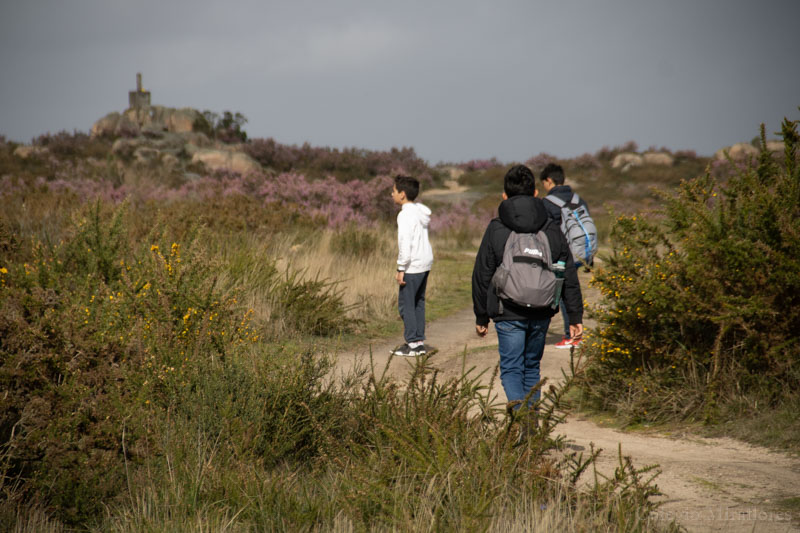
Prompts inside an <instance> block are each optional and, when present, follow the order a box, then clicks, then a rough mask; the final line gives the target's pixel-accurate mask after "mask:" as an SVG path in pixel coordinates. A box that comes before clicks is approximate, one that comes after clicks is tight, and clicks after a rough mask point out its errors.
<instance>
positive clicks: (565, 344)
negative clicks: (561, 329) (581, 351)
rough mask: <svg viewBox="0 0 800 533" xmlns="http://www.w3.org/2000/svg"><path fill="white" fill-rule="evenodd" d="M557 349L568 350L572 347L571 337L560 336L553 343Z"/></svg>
mask: <svg viewBox="0 0 800 533" xmlns="http://www.w3.org/2000/svg"><path fill="white" fill-rule="evenodd" d="M555 347H556V348H558V349H564V350H569V349H570V348H571V347H572V339H568V338H566V337H561V340H560V341H558V342H557V343H556V344H555Z"/></svg>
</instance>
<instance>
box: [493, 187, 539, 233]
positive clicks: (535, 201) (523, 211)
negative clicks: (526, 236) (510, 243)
mask: <svg viewBox="0 0 800 533" xmlns="http://www.w3.org/2000/svg"><path fill="white" fill-rule="evenodd" d="M498 214H499V215H500V221H501V222H502V223H503V225H505V226H506V227H507V228H509V229H510V230H512V231H516V232H517V233H535V232H537V231H539V230H540V229H542V227H543V226H544V225H545V223H546V222H547V211H545V207H544V204H542V201H541V200H540V199H539V198H535V197H533V196H526V195H520V196H512V197H511V198H509V199H508V200H503V202H502V203H501V204H500V208H499V209H498Z"/></svg>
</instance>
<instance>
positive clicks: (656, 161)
mask: <svg viewBox="0 0 800 533" xmlns="http://www.w3.org/2000/svg"><path fill="white" fill-rule="evenodd" d="M642 159H643V160H644V164H645V165H660V166H664V167H671V166H672V165H673V164H674V163H675V158H674V157H672V156H671V155H670V154H668V153H666V152H647V153H646V154H644V155H642Z"/></svg>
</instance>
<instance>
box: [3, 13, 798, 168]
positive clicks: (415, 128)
mask: <svg viewBox="0 0 800 533" xmlns="http://www.w3.org/2000/svg"><path fill="white" fill-rule="evenodd" d="M799 26H800V1H798V0H764V1H760V2H756V1H754V0H749V1H743V0H670V1H666V0H664V1H651V0H630V1H627V0H613V1H612V0H608V1H603V0H574V1H573V0H558V1H556V0H548V1H539V0H519V1H503V0H495V1H493V2H487V1H480V2H477V1H475V2H473V1H466V0H458V1H457V0H439V1H436V0H426V1H409V0H406V1H400V2H386V1H380V0H371V1H361V0H340V1H338V2H323V1H321V0H320V1H314V2H312V1H306V0H292V1H288V0H287V1H283V0H281V1H276V0H273V1H270V0H228V1H226V2H222V1H214V2H212V1H207V0H158V1H156V0H135V1H134V0H129V1H122V0H69V1H67V0H49V1H45V0H0V134H3V135H5V136H6V137H7V138H9V139H13V140H17V141H24V142H29V141H30V140H31V138H32V137H34V136H36V135H39V134H42V133H45V132H53V133H54V132H56V131H59V130H64V129H66V130H69V131H72V130H73V129H78V130H82V131H88V130H89V128H90V127H91V124H92V123H93V122H94V121H95V120H97V119H98V118H100V117H101V116H103V115H105V114H106V113H108V112H110V111H122V110H123V109H124V108H125V107H126V106H127V98H128V91H129V90H132V89H133V88H134V86H135V75H136V72H142V74H143V78H144V86H145V89H147V90H150V91H151V92H152V102H153V103H154V104H160V105H166V106H171V107H187V106H188V107H194V108H197V109H200V110H204V109H210V110H212V111H216V112H220V111H223V110H231V111H239V112H241V113H242V114H244V115H245V116H246V117H247V118H248V119H249V122H248V124H247V126H246V128H245V129H246V130H247V132H248V134H249V135H250V137H273V138H275V139H276V140H277V141H279V142H283V143H288V144H299V143H303V142H305V141H308V142H310V143H311V144H313V145H328V146H335V147H349V146H357V147H361V148H369V149H388V148H391V147H392V146H397V147H401V146H413V147H414V148H415V149H416V150H417V153H418V154H419V155H420V156H422V157H423V158H425V159H427V160H428V161H429V162H431V163H436V162H439V161H465V160H468V159H473V158H489V157H492V156H496V157H498V158H499V159H501V160H502V161H505V162H510V161H514V160H518V161H519V160H525V159H527V158H528V157H530V156H532V155H535V154H537V153H539V152H543V151H544V152H549V153H552V154H555V155H557V156H560V157H571V156H575V155H579V154H581V153H583V152H595V151H597V150H598V149H599V148H601V147H602V146H604V145H608V146H614V145H618V144H622V143H623V142H625V141H627V140H634V141H636V142H637V143H639V146H640V147H641V148H646V147H647V146H650V145H657V146H667V147H669V148H671V149H675V150H677V149H695V150H697V151H698V152H699V153H701V154H710V153H712V152H714V151H715V150H717V149H718V148H720V147H722V146H726V145H729V144H731V143H734V142H738V141H749V140H750V139H751V138H752V137H754V136H755V135H756V134H757V132H758V125H759V124H760V123H761V122H765V123H766V125H767V128H768V133H769V132H773V131H776V130H777V129H778V127H779V125H780V121H781V119H782V118H783V117H784V116H789V117H790V118H792V119H797V118H800V116H799V115H800V112H799V111H798V106H799V105H800V55H798V51H799V48H800V47H798V38H797V34H798V27H799Z"/></svg>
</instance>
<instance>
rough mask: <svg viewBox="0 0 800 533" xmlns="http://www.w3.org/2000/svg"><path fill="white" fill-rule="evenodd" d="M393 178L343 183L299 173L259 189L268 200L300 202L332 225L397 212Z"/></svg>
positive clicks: (282, 175) (283, 177) (284, 176)
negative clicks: (308, 177)
mask: <svg viewBox="0 0 800 533" xmlns="http://www.w3.org/2000/svg"><path fill="white" fill-rule="evenodd" d="M392 183H393V181H392V179H391V178H389V177H387V176H379V177H376V178H373V179H372V180H370V181H366V182H365V181H361V180H352V181H349V182H347V183H342V182H340V181H338V180H336V179H334V178H331V177H329V178H325V179H321V180H317V181H308V180H306V178H305V177H304V176H301V175H298V174H289V173H284V174H281V175H279V176H277V177H276V178H275V179H271V180H266V181H264V182H263V183H262V185H261V187H260V188H259V190H258V191H257V194H258V195H259V197H261V198H263V199H264V201H267V202H279V203H281V204H284V205H287V204H288V205H296V206H299V207H300V208H301V209H302V210H303V211H308V213H309V214H310V215H312V216H322V217H324V218H325V219H326V220H327V221H328V225H329V226H332V227H339V226H341V225H343V224H346V223H348V222H358V223H365V222H366V221H367V220H374V219H377V218H385V217H388V216H391V214H392V213H394V211H395V210H394V208H393V205H394V204H393V203H392V199H391V195H390V192H391V189H392Z"/></svg>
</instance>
